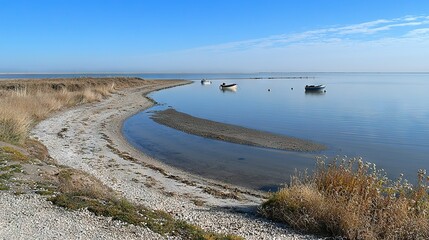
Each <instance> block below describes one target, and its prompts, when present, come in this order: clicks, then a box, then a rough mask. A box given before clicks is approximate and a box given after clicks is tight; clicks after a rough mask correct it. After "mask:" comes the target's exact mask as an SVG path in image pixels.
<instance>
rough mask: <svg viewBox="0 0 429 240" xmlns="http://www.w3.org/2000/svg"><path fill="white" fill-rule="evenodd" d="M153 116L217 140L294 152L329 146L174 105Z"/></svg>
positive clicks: (167, 123) (163, 122) (166, 122)
mask: <svg viewBox="0 0 429 240" xmlns="http://www.w3.org/2000/svg"><path fill="white" fill-rule="evenodd" d="M150 118H151V119H152V120H154V121H155V122H157V123H159V124H162V125H165V126H168V127H171V128H174V129H177V130H180V131H183V132H186V133H190V134H194V135H198V136H201V137H205V138H211V139H215V140H221V141H226V142H232V143H238V144H244V145H250V146H256V147H264V148H273V149H279V150H287V151H295V152H316V151H322V150H326V146H324V145H322V144H318V143H314V142H311V141H307V140H302V139H298V138H294V137H289V136H284V135H279V134H274V133H269V132H264V131H260V130H256V129H250V128H245V127H241V126H237V125H232V124H225V123H220V122H215V121H211V120H208V119H203V118H197V117H194V116H191V115H189V114H186V113H182V112H178V111H176V110H174V109H172V108H169V109H166V110H163V111H157V112H155V113H154V114H153V115H152V116H151V117H150Z"/></svg>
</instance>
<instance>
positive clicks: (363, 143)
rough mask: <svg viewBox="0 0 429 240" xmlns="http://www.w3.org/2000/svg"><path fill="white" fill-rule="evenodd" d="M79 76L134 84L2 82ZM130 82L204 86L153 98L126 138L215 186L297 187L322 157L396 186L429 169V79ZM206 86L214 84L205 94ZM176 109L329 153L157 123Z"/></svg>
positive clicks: (253, 77) (128, 125)
mask: <svg viewBox="0 0 429 240" xmlns="http://www.w3.org/2000/svg"><path fill="white" fill-rule="evenodd" d="M79 76H93V77H101V76H103V77H104V76H124V74H95V75H94V74H84V75H82V74H74V75H69V74H66V75H28V74H26V75H0V79H2V78H41V77H79ZM125 76H136V77H143V78H158V79H172V78H180V79H191V80H196V81H195V82H194V83H193V84H191V85H186V86H181V87H176V88H171V89H166V90H162V91H158V92H154V93H152V94H151V95H150V97H152V98H154V99H155V100H156V101H158V102H159V103H160V105H159V106H155V107H154V108H151V109H148V110H147V111H144V112H141V113H139V114H136V115H134V116H132V117H131V118H129V119H128V120H127V121H126V122H125V123H124V128H123V133H124V135H125V137H126V138H127V139H128V140H129V141H130V142H131V143H132V144H133V145H134V146H136V147H137V148H139V149H140V150H142V151H144V152H145V153H147V154H149V155H151V156H153V157H155V158H158V159H160V160H161V161H165V162H166V163H168V164H171V165H173V166H176V167H179V168H182V169H184V170H187V171H190V172H193V173H196V174H200V175H202V176H205V177H209V178H214V179H219V180H222V181H226V182H230V183H233V184H238V185H242V186H246V187H251V188H255V189H263V190H273V189H275V188H276V186H278V185H279V184H282V183H285V182H288V181H289V179H290V177H289V176H290V174H292V173H293V172H294V170H295V169H298V170H303V169H306V168H308V169H311V168H312V167H313V166H314V162H315V161H314V158H315V156H318V155H327V156H330V157H333V156H336V155H340V156H342V155H347V156H350V157H354V156H361V157H363V158H364V160H365V161H370V162H374V163H376V164H377V166H378V167H379V168H384V169H386V171H387V172H388V174H389V176H390V177H392V178H395V177H397V176H398V175H399V174H400V173H404V174H405V176H406V177H407V178H408V179H409V180H411V181H413V180H415V176H416V173H417V170H418V169H420V168H423V169H429V94H428V93H427V91H428V89H429V74H412V73H402V74H393V73H379V74H374V73H260V74H126V75H125ZM268 77H274V78H275V79H267V78H268ZM283 77H285V78H283ZM293 77H304V78H302V79H300V78H293ZM307 77H308V78H307ZM201 78H207V79H210V80H212V82H213V84H211V85H201V84H200V82H199V80H200V79H201ZM222 82H225V83H233V82H234V83H237V84H238V90H237V91H236V92H223V91H220V90H219V88H218V86H219V85H220V84H221V83H222ZM306 84H326V92H325V93H323V92H322V93H320V94H314V93H313V94H306V93H305V91H304V86H305V85H306ZM268 89H270V91H268ZM170 106H171V107H173V108H175V109H176V110H178V111H181V112H185V113H188V114H191V115H193V116H196V117H201V118H206V119H210V120H214V121H219V122H223V123H231V124H236V125H240V126H245V127H249V128H254V129H260V130H264V131H270V132H274V133H279V134H285V135H288V136H294V137H298V138H302V139H308V140H312V141H316V142H319V143H323V144H325V145H327V146H328V147H329V150H328V151H325V152H320V153H312V154H309V153H294V152H287V151H278V150H272V149H263V148H257V147H249V146H242V145H237V144H232V143H226V142H221V141H216V140H210V139H204V138H201V137H198V136H193V135H189V134H186V133H182V132H180V131H177V130H174V129H171V128H168V127H165V126H162V125H159V124H157V123H155V122H153V121H152V120H151V119H150V118H149V116H150V114H151V112H152V111H154V110H160V109H165V108H166V107H170Z"/></svg>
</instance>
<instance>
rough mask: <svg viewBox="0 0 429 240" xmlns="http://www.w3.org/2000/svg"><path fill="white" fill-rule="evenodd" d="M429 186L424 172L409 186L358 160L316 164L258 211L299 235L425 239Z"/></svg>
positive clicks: (428, 236)
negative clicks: (287, 226) (312, 170)
mask: <svg viewBox="0 0 429 240" xmlns="http://www.w3.org/2000/svg"><path fill="white" fill-rule="evenodd" d="M428 181H429V178H428V177H427V175H426V172H425V171H424V170H420V171H419V172H418V183H417V184H416V186H412V185H411V184H410V183H409V182H408V181H407V180H404V179H403V178H402V176H401V177H399V178H398V179H397V180H396V181H392V180H389V179H388V178H387V177H386V174H385V172H384V171H382V170H377V168H376V166H375V165H374V164H370V163H364V162H363V161H362V160H361V159H347V158H345V159H341V160H339V159H336V160H335V161H333V162H331V163H329V164H326V163H325V161H323V160H321V159H319V160H318V163H317V168H316V170H315V171H314V173H313V174H307V173H305V172H304V173H297V174H295V176H293V177H292V181H291V184H290V185H289V186H288V187H285V188H283V189H281V190H280V191H278V192H277V193H274V194H273V195H272V197H271V198H270V199H269V200H268V201H267V202H265V203H264V204H263V205H262V206H261V208H260V211H261V213H262V214H263V215H265V216H267V217H269V218H271V219H274V220H277V221H282V222H285V223H287V224H289V225H290V226H292V227H294V228H295V229H298V230H301V231H305V232H311V233H320V234H329V235H333V236H339V237H343V238H346V239H429V215H428V214H429V193H428V188H429V186H428Z"/></svg>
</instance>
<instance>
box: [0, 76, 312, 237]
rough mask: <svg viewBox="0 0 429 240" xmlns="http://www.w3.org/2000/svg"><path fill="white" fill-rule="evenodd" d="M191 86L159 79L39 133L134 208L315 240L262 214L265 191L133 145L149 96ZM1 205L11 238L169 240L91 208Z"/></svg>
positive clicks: (2, 199)
mask: <svg viewBox="0 0 429 240" xmlns="http://www.w3.org/2000/svg"><path fill="white" fill-rule="evenodd" d="M187 83H188V82H185V81H156V83H153V84H151V85H147V86H145V87H140V88H133V89H127V90H123V91H120V92H117V93H114V94H112V96H110V97H108V98H106V99H104V100H102V101H100V102H97V103H93V104H87V105H82V106H79V107H75V108H72V109H69V110H66V111H63V112H59V113H57V114H55V115H54V116H52V117H50V118H48V119H46V120H44V121H42V122H40V123H39V124H38V125H37V126H36V127H35V128H34V129H33V130H32V133H31V135H32V137H33V138H35V139H38V140H39V141H41V142H42V143H43V144H44V145H45V146H46V147H47V148H48V150H49V154H50V156H51V157H52V158H54V159H55V160H56V161H57V162H58V163H59V164H62V165H65V166H68V167H72V168H75V169H79V170H83V171H85V172H87V173H89V174H91V175H93V176H95V177H96V178H98V179H99V180H100V181H101V182H103V183H104V184H105V185H107V186H109V187H111V188H112V189H114V190H115V191H117V192H118V193H120V194H121V195H122V196H124V197H125V198H127V199H128V200H130V201H132V202H134V203H137V204H142V205H145V206H147V207H150V208H152V209H159V210H163V211H166V212H168V213H170V214H171V215H172V216H174V217H175V218H177V219H182V220H186V221H188V222H190V223H193V224H196V225H198V226H200V227H202V228H203V229H206V230H210V231H214V232H219V233H225V234H235V235H239V236H242V237H244V238H246V239H315V238H314V237H313V236H307V235H302V234H299V233H296V232H294V231H292V230H291V229H289V228H287V227H286V226H285V225H282V224H277V223H273V222H271V221H269V220H266V219H263V218H261V217H259V216H258V215H257V214H256V212H257V206H258V205H259V204H260V203H261V202H262V201H264V197H265V195H264V193H261V192H256V191H252V190H248V189H243V188H239V187H235V186H231V185H227V184H224V183H221V182H216V181H213V180H208V179H204V178H202V177H199V176H195V175H191V174H189V173H186V172H183V171H181V170H178V169H175V168H173V167H170V166H168V165H165V164H163V163H161V162H159V161H157V160H156V159H152V158H150V157H148V156H146V155H145V154H144V153H141V152H139V151H138V150H136V149H135V148H133V147H132V146H130V145H129V144H128V143H127V141H126V140H125V139H124V138H123V136H122V134H121V127H122V123H123V121H124V120H125V119H126V118H127V117H129V116H131V115H133V114H135V113H137V112H139V111H141V110H142V109H146V108H149V107H150V106H152V105H153V102H152V101H150V100H149V99H148V98H146V97H145V95H146V94H147V93H149V92H151V91H156V90H160V89H163V88H167V87H173V86H178V85H181V84H187ZM58 133H61V134H58ZM0 204H1V207H0V209H2V211H1V213H0V226H1V229H0V237H1V238H3V239H23V238H27V237H28V236H31V237H32V238H37V239H52V238H60V237H61V238H64V239H79V238H81V239H91V238H97V239H110V238H112V239H159V238H162V237H161V236H159V235H157V234H155V233H153V232H151V231H150V230H148V229H144V228H139V227H134V226H130V225H124V224H121V223H119V222H116V221H111V220H110V219H108V218H100V217H95V216H93V215H92V214H90V213H89V212H87V211H85V210H83V211H77V212H69V211H66V210H64V209H60V208H57V207H55V206H53V205H52V204H50V203H48V202H46V201H44V200H43V199H42V197H40V196H33V195H27V194H25V195H21V196H14V195H12V194H10V193H0ZM26 226H28V227H26ZM41 229H42V230H41ZM43 229H44V230H43Z"/></svg>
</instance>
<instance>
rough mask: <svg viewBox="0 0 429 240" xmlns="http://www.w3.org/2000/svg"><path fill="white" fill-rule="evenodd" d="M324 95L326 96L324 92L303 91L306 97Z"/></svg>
mask: <svg viewBox="0 0 429 240" xmlns="http://www.w3.org/2000/svg"><path fill="white" fill-rule="evenodd" d="M325 94H326V90H320V91H305V95H308V96H321V95H325Z"/></svg>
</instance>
